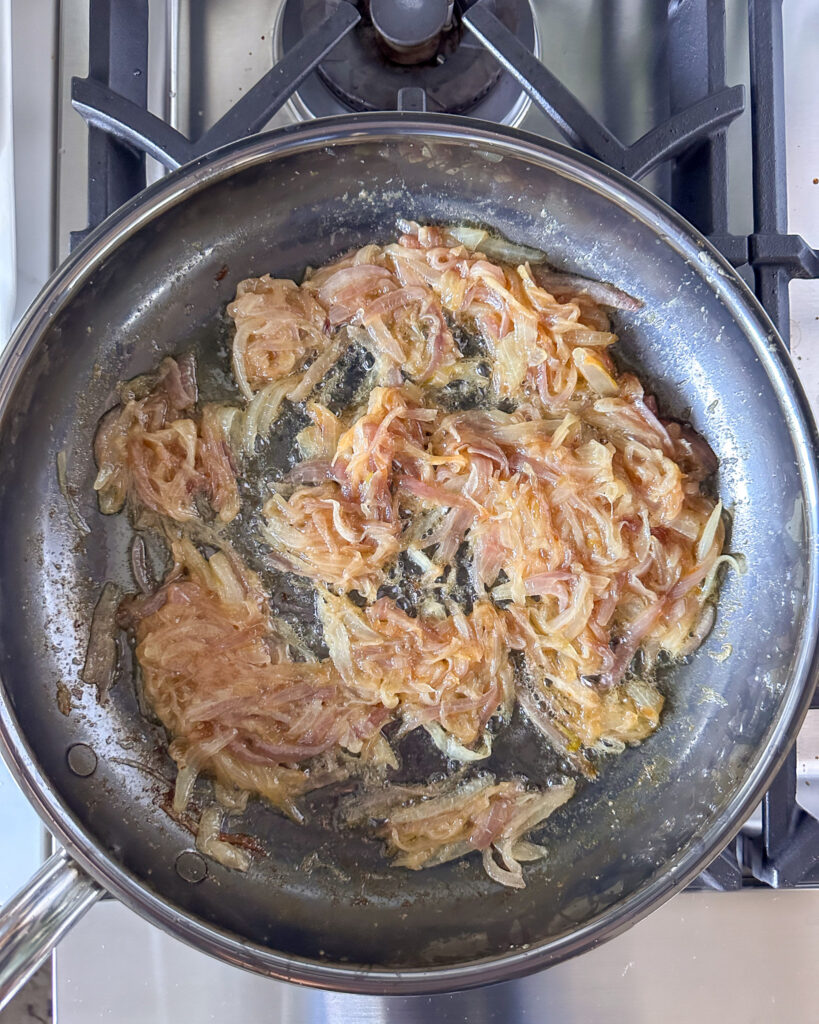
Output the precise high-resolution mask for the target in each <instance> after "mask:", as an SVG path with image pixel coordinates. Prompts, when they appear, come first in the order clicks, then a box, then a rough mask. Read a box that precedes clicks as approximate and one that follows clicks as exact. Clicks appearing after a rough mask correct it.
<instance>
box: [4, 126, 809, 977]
mask: <svg viewBox="0 0 819 1024" xmlns="http://www.w3.org/2000/svg"><path fill="white" fill-rule="evenodd" d="M423 135H434V136H437V137H438V139H439V140H441V141H450V142H460V143H462V144H466V145H469V144H471V145H477V146H480V145H481V144H487V143H490V144H494V145H500V146H502V147H504V148H505V149H506V150H507V152H509V153H510V155H512V156H516V157H522V158H525V159H529V160H531V161H532V162H534V163H536V164H540V165H542V166H546V167H547V168H550V169H551V170H553V171H554V172H556V173H559V174H563V175H565V176H569V177H572V178H574V179H575V180H579V181H580V182H581V183H582V184H585V185H586V186H587V187H591V188H593V189H595V190H596V191H598V192H600V193H602V194H603V195H605V196H606V198H607V199H608V200H609V201H612V202H615V203H617V204H619V205H621V206H625V207H626V208H628V210H629V211H630V212H631V213H632V215H634V216H635V217H637V218H639V219H642V220H644V221H645V222H648V223H650V224H651V225H652V226H653V227H654V228H655V229H656V228H657V227H661V228H662V229H663V241H664V242H665V243H666V244H668V245H671V246H672V248H674V249H676V251H677V252H679V253H680V254H681V255H683V256H687V257H688V258H690V259H692V260H694V261H695V262H700V263H702V262H707V263H709V265H710V266H711V267H712V268H714V269H716V274H710V275H709V278H708V283H709V285H710V286H711V288H712V289H713V290H714V291H715V292H716V293H717V294H718V295H719V297H720V299H721V301H722V302H723V303H724V305H725V307H726V309H727V310H728V312H729V313H730V314H731V316H732V317H733V319H734V320H735V321H737V322H738V324H739V325H740V327H741V328H742V332H743V335H744V336H745V338H746V340H747V341H748V343H749V344H750V345H751V347H752V349H753V351H754V353H755V354H756V355H757V357H758V358H759V360H760V362H761V364H762V365H763V367H764V369H765V373H766V376H767V378H768V379H769V381H770V382H771V386H772V388H773V391H774V394H775V396H776V399H777V404H778V406H779V408H780V410H781V412H782V414H783V415H784V416H785V419H786V422H787V426H788V432H789V434H790V437H791V439H792V442H793V445H794V452H795V456H796V459H797V463H798V465H799V470H800V476H801V481H802V493H803V497H804V498H805V502H804V506H805V516H806V532H807V536H806V547H807V549H808V552H809V560H808V585H807V599H808V604H807V608H806V613H805V618H804V621H805V622H807V623H809V624H812V625H810V626H809V627H808V629H806V630H805V633H804V635H803V637H802V642H801V646H800V649H799V651H798V657H797V661H796V664H795V669H794V671H793V673H792V674H791V680H790V683H789V684H788V688H787V692H786V693H785V694H784V696H783V698H782V700H781V702H780V704H779V706H778V708H777V712H776V716H775V726H774V730H773V734H772V736H771V738H770V741H769V743H768V744H767V745H766V747H764V748H762V749H761V750H760V751H758V752H757V755H756V761H755V763H754V766H753V768H752V770H751V771H750V772H749V773H747V775H746V777H745V780H744V781H743V782H742V784H741V785H739V786H738V787H737V788H736V790H735V792H734V794H733V796H732V797H731V799H730V800H729V801H728V805H727V807H726V809H725V811H724V812H723V814H722V815H721V816H720V818H719V819H718V820H717V821H715V822H714V823H713V824H712V825H711V827H710V828H709V829H708V830H707V831H706V832H705V833H704V834H703V835H702V836H700V837H699V839H698V840H697V841H696V842H691V843H690V844H689V846H688V849H687V851H686V852H685V855H684V856H681V857H680V856H678V857H677V858H675V859H674V860H673V861H672V862H671V864H670V866H669V867H667V868H666V870H665V873H664V874H663V875H661V876H660V877H658V878H657V879H656V880H655V881H654V882H652V883H651V884H650V885H648V886H646V887H645V888H644V889H642V890H638V891H637V892H636V893H632V894H631V895H630V896H629V897H628V898H627V899H626V900H625V901H624V902H623V903H622V904H621V905H620V906H618V907H617V908H616V909H615V910H613V911H612V910H611V909H609V910H607V911H604V912H603V913H602V914H599V915H597V916H596V917H594V918H592V919H591V920H590V921H588V922H587V923H586V924H584V925H583V926H582V927H581V928H578V929H576V930H575V931H573V932H570V933H568V934H567V935H564V936H561V937H559V938H557V939H552V940H547V941H545V942H542V943H539V944H537V945H534V946H531V947H530V948H528V949H526V950H519V951H516V952H512V953H509V954H506V955H501V956H494V957H488V958H483V959H481V960H475V961H468V962H465V963H463V964H456V965H454V966H449V967H443V968H422V969H414V970H406V971H397V970H395V969H389V970H388V969H376V968H366V967H361V966H357V967H341V966H336V965H332V964H328V963H325V962H321V961H315V960H308V959H304V958H299V957H293V956H287V955H284V954H282V953H277V952H274V951H272V950H270V949H268V948H266V947H263V946H259V945H256V944H254V943H248V942H245V941H243V940H242V939H241V937H240V936H238V935H237V934H235V933H231V932H226V931H224V930H222V929H220V928H218V927H216V926H214V925H211V924H207V923H206V922H204V921H203V920H201V919H199V918H196V917H195V916H193V915H189V914H187V913H185V912H184V911H181V910H180V909H178V908H174V907H173V905H172V904H170V903H168V902H167V901H166V900H164V899H162V898H161V897H159V896H157V895H155V894H154V893H152V892H151V891H150V890H149V889H148V888H147V887H146V886H144V885H143V883H142V882H140V881H139V880H138V879H137V878H136V877H135V876H133V875H132V874H131V873H130V872H127V871H125V870H124V869H123V868H122V867H121V866H120V865H119V864H117V863H116V861H115V859H114V858H113V857H112V856H109V855H108V854H107V853H106V852H105V851H104V850H103V849H101V848H100V845H99V843H98V842H97V840H96V839H95V838H94V837H93V836H92V835H91V834H90V832H88V831H87V830H86V829H85V827H84V826H83V825H81V824H80V823H79V822H77V821H76V820H75V819H74V817H73V815H72V814H71V813H70V812H69V810H68V808H67V806H66V805H65V804H64V802H63V801H62V799H61V797H60V795H59V794H58V793H57V791H56V790H55V789H54V787H53V786H52V784H51V783H50V782H49V781H48V780H47V779H46V778H45V777H44V775H43V773H41V771H40V768H39V766H38V764H37V762H36V759H35V757H34V755H33V753H32V751H31V749H30V748H29V746H28V743H27V741H26V739H25V736H24V735H23V734H22V732H21V730H20V728H19V725H18V723H17V721H16V719H15V716H14V715H13V713H12V711H11V707H10V703H9V701H8V700H7V698H6V690H5V684H4V683H3V681H2V679H0V753H2V756H3V758H4V760H5V762H6V764H7V765H8V767H9V769H10V771H11V773H12V775H13V776H14V778H15V780H16V782H17V783H18V785H19V786H20V787H21V789H22V790H23V792H24V793H25V794H26V796H27V798H28V799H29V801H30V802H31V803H32V804H33V806H34V807H35V809H36V811H37V812H38V814H39V815H40V817H41V818H42V819H43V821H44V823H45V824H46V826H47V827H48V828H49V829H50V831H51V832H52V833H53V834H54V835H55V836H56V837H57V838H58V839H59V841H60V842H61V843H62V844H63V845H64V846H65V848H66V849H67V850H68V851H69V853H70V854H71V856H72V857H73V858H75V859H76V861H77V862H78V863H79V864H80V866H81V867H82V868H83V869H84V870H85V871H86V872H87V873H88V874H89V875H91V877H92V878H93V879H94V880H95V881H97V882H98V883H99V884H100V885H101V886H102V887H103V888H104V889H107V890H108V891H109V892H111V893H112V894H114V895H115V896H116V897H117V898H119V899H120V900H121V901H122V902H123V903H125V904H126V905H127V906H128V907H130V908H131V909H132V910H134V911H135V912H137V913H139V914H140V915H141V916H143V917H145V918H147V919H148V920H149V921H150V922H151V923H153V924H155V925H158V926H159V927H161V928H163V929H164V930H165V931H167V932H169V933H171V934H173V935H175V936H176V937H177V938H180V939H182V940H183V941H186V942H188V943H189V944H191V945H193V946H195V947H197V948H199V949H201V950H203V951H204V952H207V953H209V954H211V955H213V956H217V957H219V958H220V959H222V960H224V961H226V962H228V963H231V964H234V965H236V966H241V967H245V968H247V969H250V970H253V971H255V972H257V973H260V974H263V975H267V976H270V977H275V978H278V979H280V980H284V981H296V982H300V983H303V984H307V985H310V986H314V987H319V988H327V989H333V990H336V991H346V992H354V993H358V994H373V995H374V994H381V995H385V994H389V995H398V994H413V993H432V992H444V991H452V990H455V989H466V988H472V987H476V986H479V985H484V984H491V983H494V982H498V981H505V980H510V979H512V978H516V977H521V976H523V975H526V974H530V973H532V972H534V971H536V970H540V969H543V968H544V967H547V966H550V965H552V964H554V963H557V962H558V961H560V960H563V959H566V958H568V957H570V956H575V955H577V954H579V953H582V952H584V951H585V950H587V949H589V948H591V947H592V946H594V945H597V944H599V943H600V942H603V941H606V940H608V939H610V938H613V937H614V936H616V935H618V934H620V933H621V932H623V931H624V930H625V929H626V928H628V927H630V926H631V925H632V924H634V923H635V922H636V921H638V920H640V919H641V918H642V917H644V916H646V915H647V914H648V913H649V912H650V911H651V910H653V909H655V908H656V907H659V906H660V905H661V904H662V903H664V902H665V901H666V900H668V899H669V898H670V897H671V896H673V895H674V894H675V893H676V892H678V891H679V890H681V889H682V888H683V887H684V886H686V885H687V884H688V883H689V882H690V881H691V880H692V879H693V878H694V877H696V875H698V874H699V873H700V872H701V871H702V870H703V868H705V867H706V866H707V865H708V863H710V861H711V860H712V859H713V858H714V856H715V855H716V854H717V853H718V852H719V851H720V850H721V849H722V848H723V847H724V846H725V845H726V844H727V843H728V842H729V841H730V840H731V839H732V838H733V837H734V836H735V835H736V834H737V832H738V831H739V829H740V828H741V826H742V823H743V822H744V820H745V819H746V818H747V816H748V814H749V813H750V812H751V810H752V809H753V808H754V806H755V805H756V804H757V803H758V801H759V800H760V798H761V797H762V795H763V793H764V792H765V791H766V790H767V788H768V787H769V785H770V783H771V781H772V779H773V777H774V775H775V774H776V772H777V771H778V770H779V768H780V767H781V765H782V762H783V761H784V759H785V756H786V755H787V753H788V750H789V749H790V746H791V743H792V742H793V741H794V739H795V737H796V733H797V731H798V729H799V727H800V725H801V723H802V720H803V719H804V716H805V714H806V713H807V710H808V707H809V705H810V701H811V697H812V694H813V691H814V687H815V684H816V680H817V676H819V629H818V628H817V611H818V610H819V470H818V469H817V463H818V462H819V435H817V429H816V425H815V424H814V421H813V416H812V413H811V410H810V407H809V405H808V402H807V399H806V396H805V393H804V391H803V389H802V386H801V383H800V381H799V379H798V377H797V376H796V373H795V371H794V368H793V364H792V363H791V360H790V357H789V355H788V353H787V350H786V348H785V346H784V343H783V342H782V340H781V338H780V337H779V335H778V333H777V331H776V329H775V327H774V325H773V323H772V322H771V320H770V319H769V317H768V316H767V314H766V313H765V311H764V310H763V308H762V306H761V305H760V304H759V302H758V300H757V299H756V297H755V296H754V295H753V293H752V292H751V290H750V289H749V288H748V287H747V285H746V284H745V283H744V282H743V281H742V279H741V278H740V277H739V275H738V274H737V273H736V272H735V271H734V269H733V268H732V267H731V266H730V264H728V263H727V261H726V260H725V259H724V258H723V257H722V256H721V254H720V253H719V252H718V251H717V250H716V249H715V248H714V247H713V246H712V245H711V244H710V243H709V242H708V241H707V239H705V238H704V237H703V236H702V235H701V234H700V233H699V232H698V231H697V230H696V229H695V228H694V227H693V226H692V225H690V224H689V223H688V222H687V221H685V220H684V219H683V218H682V217H681V216H680V215H679V214H677V213H676V212H675V211H674V210H673V209H672V208H671V207H669V206H668V205H666V204H665V203H664V202H662V200H660V199H658V198H657V197H656V196H654V195H653V194H652V193H650V192H649V191H648V190H647V189H645V188H644V187H643V186H641V185H639V184H637V183H635V182H633V181H632V180H631V179H629V178H627V177H625V176H624V175H623V174H621V173H619V172H617V171H614V170H612V169H611V168H609V167H607V166H606V165H605V164H603V163H601V162H599V161H598V160H595V159H593V158H592V157H588V156H586V155H585V154H582V153H579V152H577V151H576V150H573V149H571V148H570V147H568V146H564V145H561V144H558V143H554V142H551V141H550V140H545V139H542V138H540V137H538V136H536V135H533V134H531V133H528V132H523V131H521V130H519V129H513V128H508V127H505V126H498V125H493V124H490V123H487V122H483V121H479V120H476V119H473V118H467V117H462V116H454V115H445V114H438V115H436V114H423V115H419V114H417V113H400V112H397V113H392V114H383V113H371V114H353V115H342V116H338V117H332V118H322V119H319V120H315V121H310V122H303V123H301V124H298V125H288V126H286V127H284V128H280V129H277V130H274V131H271V132H266V133H263V134H260V135H255V136H252V137H250V138H248V139H242V140H239V141H238V142H234V143H231V144H230V145H228V146H225V147H223V148H221V149H219V150H216V151H215V152H213V153H210V154H207V155H205V156H203V157H200V158H199V159H197V160H196V161H194V162H192V163H190V164H187V165H185V166H183V167H181V168H179V169H178V170H176V171H174V172H172V173H171V174H169V175H168V176H166V177H165V178H163V179H161V180H160V181H158V182H156V183H155V184H154V185H152V186H150V187H149V188H147V189H145V190H144V191H143V192H141V193H139V195H138V196H136V197H134V198H133V199H131V200H129V201H128V202H127V203H125V204H124V205H123V206H122V207H120V208H119V209H118V210H117V211H115V212H114V213H113V214H111V215H110V216H109V217H108V218H107V219H106V220H105V221H104V222H103V223H102V224H101V225H99V226H98V227H97V228H96V229H95V230H94V231H93V232H92V233H91V234H90V235H89V237H88V238H87V239H86V241H85V242H84V244H83V245H82V246H81V247H80V248H79V249H78V250H77V251H76V252H75V253H73V254H72V255H71V256H70V257H69V258H68V259H67V260H66V261H65V262H64V263H63V264H62V265H61V266H60V267H59V268H57V270H56V271H55V272H54V274H53V275H52V276H51V278H50V279H49V280H48V281H47V282H46V284H45V285H44V287H43V288H42V290H41V291H40V293H39V295H38V296H37V298H36V299H35V300H34V302H33V303H32V305H31V306H30V307H29V309H28V310H27V312H26V313H25V315H24V316H23V318H22V320H21V321H20V323H19V325H18V327H17V329H16V330H15V332H14V333H13V335H12V338H11V340H10V342H9V344H8V346H7V347H6V350H5V352H4V353H3V355H2V358H0V419H1V418H2V417H3V415H4V413H5V410H6V406H7V405H8V403H9V399H10V397H11V395H12V393H13V390H14V388H15V386H16V384H17V382H18V380H19V378H20V376H21V374H22V373H23V372H24V370H25V367H26V365H27V363H28V361H29V358H30V356H31V355H32V353H33V351H34V349H35V347H36V345H37V344H38V342H39V340H40V338H41V337H42V335H43V334H44V332H45V330H46V329H47V326H48V323H49V321H50V320H51V319H53V317H54V316H55V315H56V313H57V312H58V311H59V310H60V309H62V308H63V306H64V305H65V304H67V303H68V302H70V301H71V298H72V297H73V295H74V294H75V293H76V292H77V291H78V290H79V289H80V288H81V287H82V286H83V285H84V283H85V282H86V280H87V278H88V277H89V276H91V275H92V274H93V273H94V272H95V271H96V269H97V268H98V267H99V265H100V264H101V263H102V261H103V260H104V259H105V258H106V257H107V256H108V255H110V254H111V253H112V252H113V251H115V250H116V248H117V247H118V246H119V245H120V244H121V243H122V242H123V241H124V240H125V239H127V238H129V237H131V236H132V235H133V234H135V233H136V232H138V231H139V230H140V228H141V227H142V226H143V225H144V224H146V223H148V222H149V221H150V220H151V219H153V218H154V217H155V216H157V215H159V214H160V213H162V212H163V211H164V210H166V209H169V208H170V207H172V206H174V205H176V204H177V203H179V202H183V201H184V200H185V198H186V197H187V196H188V195H191V194H194V193H196V192H198V191H199V190H200V189H204V188H206V187H207V186H208V185H210V184H212V183H214V182H216V181H218V180H220V179H222V178H225V177H229V176H230V175H232V174H233V173H236V172H238V171H241V170H242V169H244V168H245V167H249V166H252V165H254V164H257V163H262V162H265V161H268V160H272V159H276V158H278V157H280V156H285V155H288V154H291V153H295V152H300V151H304V150H308V151H309V150H310V149H314V148H320V147H322V146H327V145H333V144H351V143H352V144H354V143H355V142H356V141H366V140H367V139H371V140H372V139H374V138H379V137H380V138H384V137H389V138H394V137H397V136H413V137H415V136H423ZM703 257H704V259H703Z"/></svg>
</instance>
